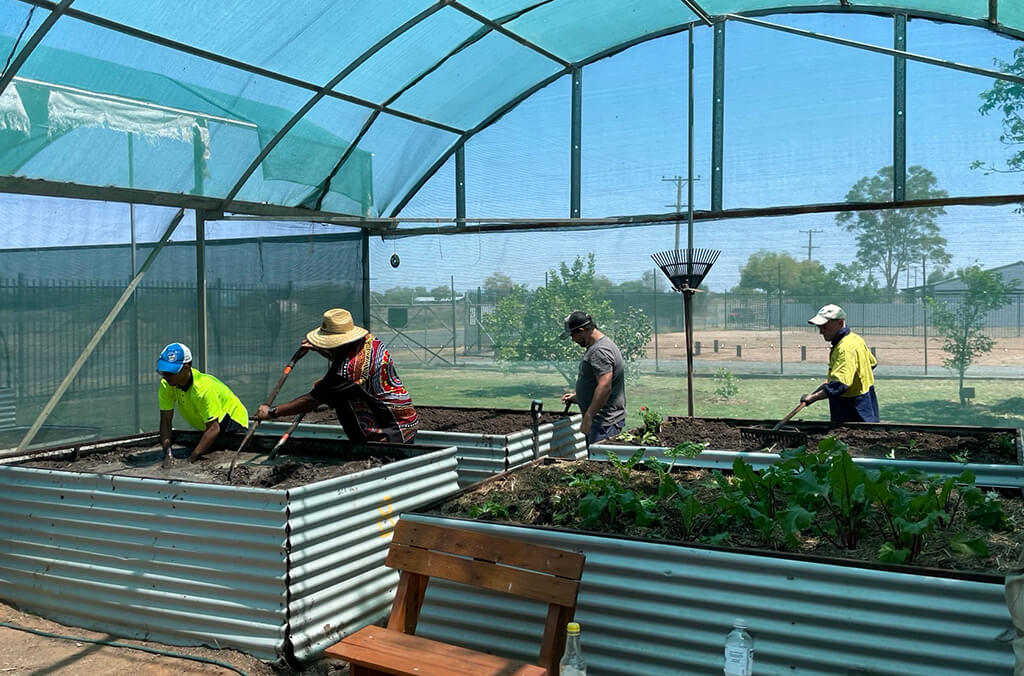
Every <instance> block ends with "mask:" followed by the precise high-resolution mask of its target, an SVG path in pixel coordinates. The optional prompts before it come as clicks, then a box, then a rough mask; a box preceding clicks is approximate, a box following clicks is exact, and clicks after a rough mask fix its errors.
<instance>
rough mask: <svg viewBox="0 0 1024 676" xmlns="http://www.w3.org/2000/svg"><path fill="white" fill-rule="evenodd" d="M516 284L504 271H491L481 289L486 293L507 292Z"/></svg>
mask: <svg viewBox="0 0 1024 676" xmlns="http://www.w3.org/2000/svg"><path fill="white" fill-rule="evenodd" d="M515 285H516V283H515V282H513V281H512V278H511V277H509V276H508V275H506V274H505V273H504V272H492V273H491V274H490V275H488V277H487V279H485V280H484V288H483V290H484V291H486V292H488V293H507V292H509V291H511V290H512V287H514V286H515Z"/></svg>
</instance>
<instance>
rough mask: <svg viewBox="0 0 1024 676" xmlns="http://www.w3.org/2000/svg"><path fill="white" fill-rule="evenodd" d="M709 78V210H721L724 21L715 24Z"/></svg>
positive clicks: (723, 130)
mask: <svg viewBox="0 0 1024 676" xmlns="http://www.w3.org/2000/svg"><path fill="white" fill-rule="evenodd" d="M714 31H715V43H714V65H713V69H714V71H713V74H712V78H711V83H712V84H711V210H712V211H721V210H722V156H723V144H724V137H725V22H724V21H720V22H718V23H716V24H715V28H714Z"/></svg>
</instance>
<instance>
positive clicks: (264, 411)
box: [256, 404, 271, 420]
mask: <svg viewBox="0 0 1024 676" xmlns="http://www.w3.org/2000/svg"><path fill="white" fill-rule="evenodd" d="M270 418H271V416H270V407H269V406H267V405H266V404H260V406H259V408H257V409H256V419H257V420H270Z"/></svg>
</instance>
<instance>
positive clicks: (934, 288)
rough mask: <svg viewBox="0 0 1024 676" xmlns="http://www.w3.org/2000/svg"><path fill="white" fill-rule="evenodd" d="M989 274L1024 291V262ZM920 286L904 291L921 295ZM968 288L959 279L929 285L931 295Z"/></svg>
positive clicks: (993, 269) (1000, 268) (992, 269)
mask: <svg viewBox="0 0 1024 676" xmlns="http://www.w3.org/2000/svg"><path fill="white" fill-rule="evenodd" d="M987 272H998V273H999V276H1000V277H1001V278H1002V280H1003V283H1004V284H1009V285H1011V286H1015V287H1017V291H1024V261H1017V262H1016V263H1010V264H1009V265H1002V266H1000V267H998V268H991V269H989V270H987ZM921 288H922V287H920V286H908V287H906V288H905V289H903V290H904V291H906V292H907V293H912V294H914V295H920V293H921ZM966 288H967V285H966V284H964V282H963V280H962V279H960V278H959V277H953V278H951V279H944V280H943V281H941V282H936V283H935V284H929V285H928V293H929V294H950V293H956V292H957V291H963V290H964V289H966Z"/></svg>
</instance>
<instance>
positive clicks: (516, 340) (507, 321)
mask: <svg viewBox="0 0 1024 676" xmlns="http://www.w3.org/2000/svg"><path fill="white" fill-rule="evenodd" d="M598 281H599V279H598V277H597V275H596V273H595V263H594V254H593V253H591V254H588V256H587V258H586V260H584V259H583V258H581V257H579V256H577V257H576V259H575V260H574V261H573V263H572V265H567V264H566V263H564V262H562V263H560V264H559V268H558V269H557V270H551V271H549V273H548V280H547V285H546V286H542V287H539V288H537V289H535V290H534V291H530V290H528V289H527V288H525V287H523V286H514V287H513V288H512V289H511V290H510V291H509V293H508V295H506V296H505V297H504V298H502V299H501V300H500V301H498V303H497V305H496V306H495V309H494V312H491V313H489V314H487V315H484V317H483V319H482V323H483V326H484V330H486V331H487V332H488V333H489V334H490V335H491V337H492V338H493V339H494V341H495V345H494V354H495V359H496V360H497V361H499V362H505V363H512V362H518V361H535V362H547V363H550V364H552V365H553V366H554V367H555V368H556V369H557V370H558V371H559V373H561V374H562V376H563V377H564V378H565V379H566V382H568V383H570V384H571V383H573V382H575V379H576V368H575V362H576V361H578V360H579V357H580V348H579V347H578V346H577V345H576V344H575V343H573V342H572V341H570V340H561V339H559V337H558V336H559V334H560V333H561V332H562V325H563V322H564V321H565V317H566V315H568V314H569V313H570V312H572V311H573V310H585V311H586V312H588V313H589V314H590V315H591V316H592V317H593V318H594V322H595V323H596V324H597V326H598V328H599V329H601V331H603V332H604V333H607V334H608V335H609V336H610V337H611V338H612V340H613V341H615V343H616V344H617V345H619V348H620V349H621V350H622V353H623V355H622V356H623V359H626V360H627V361H635V360H637V359H639V358H640V357H641V356H642V354H643V350H642V347H643V346H645V345H646V344H647V342H648V341H649V340H650V338H651V326H650V322H648V321H647V317H646V316H645V315H644V314H643V312H642V311H640V310H637V309H635V308H630V309H629V310H628V311H627V313H626V315H625V317H623V318H620V321H619V322H618V323H616V321H615V320H616V317H615V310H614V309H613V307H612V304H611V303H610V302H608V300H607V299H606V298H605V297H604V295H603V294H602V293H601V291H600V288H599V287H600V286H601V285H600V284H598V283H597V282H598ZM620 341H621V342H620ZM637 345H639V348H638V347H637Z"/></svg>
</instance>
